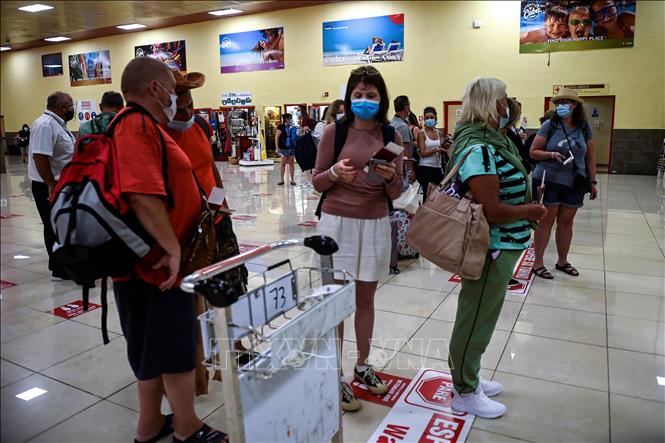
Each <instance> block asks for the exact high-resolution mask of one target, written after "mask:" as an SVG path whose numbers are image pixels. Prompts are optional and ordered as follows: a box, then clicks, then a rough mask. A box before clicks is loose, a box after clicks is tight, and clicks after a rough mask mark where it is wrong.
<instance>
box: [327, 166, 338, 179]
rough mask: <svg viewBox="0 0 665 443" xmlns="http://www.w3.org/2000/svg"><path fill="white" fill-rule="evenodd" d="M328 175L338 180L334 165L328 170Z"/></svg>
mask: <svg viewBox="0 0 665 443" xmlns="http://www.w3.org/2000/svg"><path fill="white" fill-rule="evenodd" d="M329 171H330V173H331V174H332V175H333V177H335V178H339V175H337V173H336V172H335V165H332V166H331V167H330V169H329Z"/></svg>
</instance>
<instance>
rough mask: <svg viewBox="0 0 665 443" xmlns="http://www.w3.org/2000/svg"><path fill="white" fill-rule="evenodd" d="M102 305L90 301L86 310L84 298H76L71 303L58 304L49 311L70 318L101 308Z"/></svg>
mask: <svg viewBox="0 0 665 443" xmlns="http://www.w3.org/2000/svg"><path fill="white" fill-rule="evenodd" d="M101 307H102V306H101V305H98V304H96V303H92V302H90V303H88V310H87V311H84V310H83V300H74V301H72V302H70V303H67V304H64V305H62V306H58V307H57V308H55V309H52V310H50V311H47V312H50V313H51V314H53V315H56V316H58V317H62V318H67V319H69V318H74V317H78V316H79V315H82V314H85V313H86V312H90V311H94V310H95V309H99V308H101Z"/></svg>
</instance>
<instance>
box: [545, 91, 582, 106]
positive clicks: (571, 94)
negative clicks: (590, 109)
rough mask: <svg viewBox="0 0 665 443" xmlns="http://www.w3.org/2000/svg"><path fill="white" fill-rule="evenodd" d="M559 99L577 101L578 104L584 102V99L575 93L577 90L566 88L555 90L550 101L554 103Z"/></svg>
mask: <svg viewBox="0 0 665 443" xmlns="http://www.w3.org/2000/svg"><path fill="white" fill-rule="evenodd" d="M559 100H572V101H574V102H577V103H579V104H580V105H581V104H584V100H582V99H581V98H580V96H579V95H577V92H575V91H573V90H572V89H568V88H561V90H559V92H557V94H556V95H555V96H554V97H552V103H556V102H558V101H559Z"/></svg>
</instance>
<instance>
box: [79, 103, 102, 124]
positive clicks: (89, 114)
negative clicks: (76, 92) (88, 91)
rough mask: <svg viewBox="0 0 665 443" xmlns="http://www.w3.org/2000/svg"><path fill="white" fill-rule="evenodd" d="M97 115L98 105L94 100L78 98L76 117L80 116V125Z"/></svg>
mask: <svg viewBox="0 0 665 443" xmlns="http://www.w3.org/2000/svg"><path fill="white" fill-rule="evenodd" d="M96 116H97V105H96V104H95V101H94V100H77V101H76V117H77V118H78V122H79V126H81V125H82V124H83V123H85V122H87V121H90V120H92V119H93V118H95V117H96Z"/></svg>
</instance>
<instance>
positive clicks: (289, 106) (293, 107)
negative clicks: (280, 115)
mask: <svg viewBox="0 0 665 443" xmlns="http://www.w3.org/2000/svg"><path fill="white" fill-rule="evenodd" d="M301 106H304V107H305V108H306V107H307V103H286V104H285V105H284V113H285V114H291V117H293V120H292V121H291V124H292V125H293V126H296V127H297V126H299V125H300V121H299V119H298V111H299V110H300V107H301ZM280 123H281V122H280Z"/></svg>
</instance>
